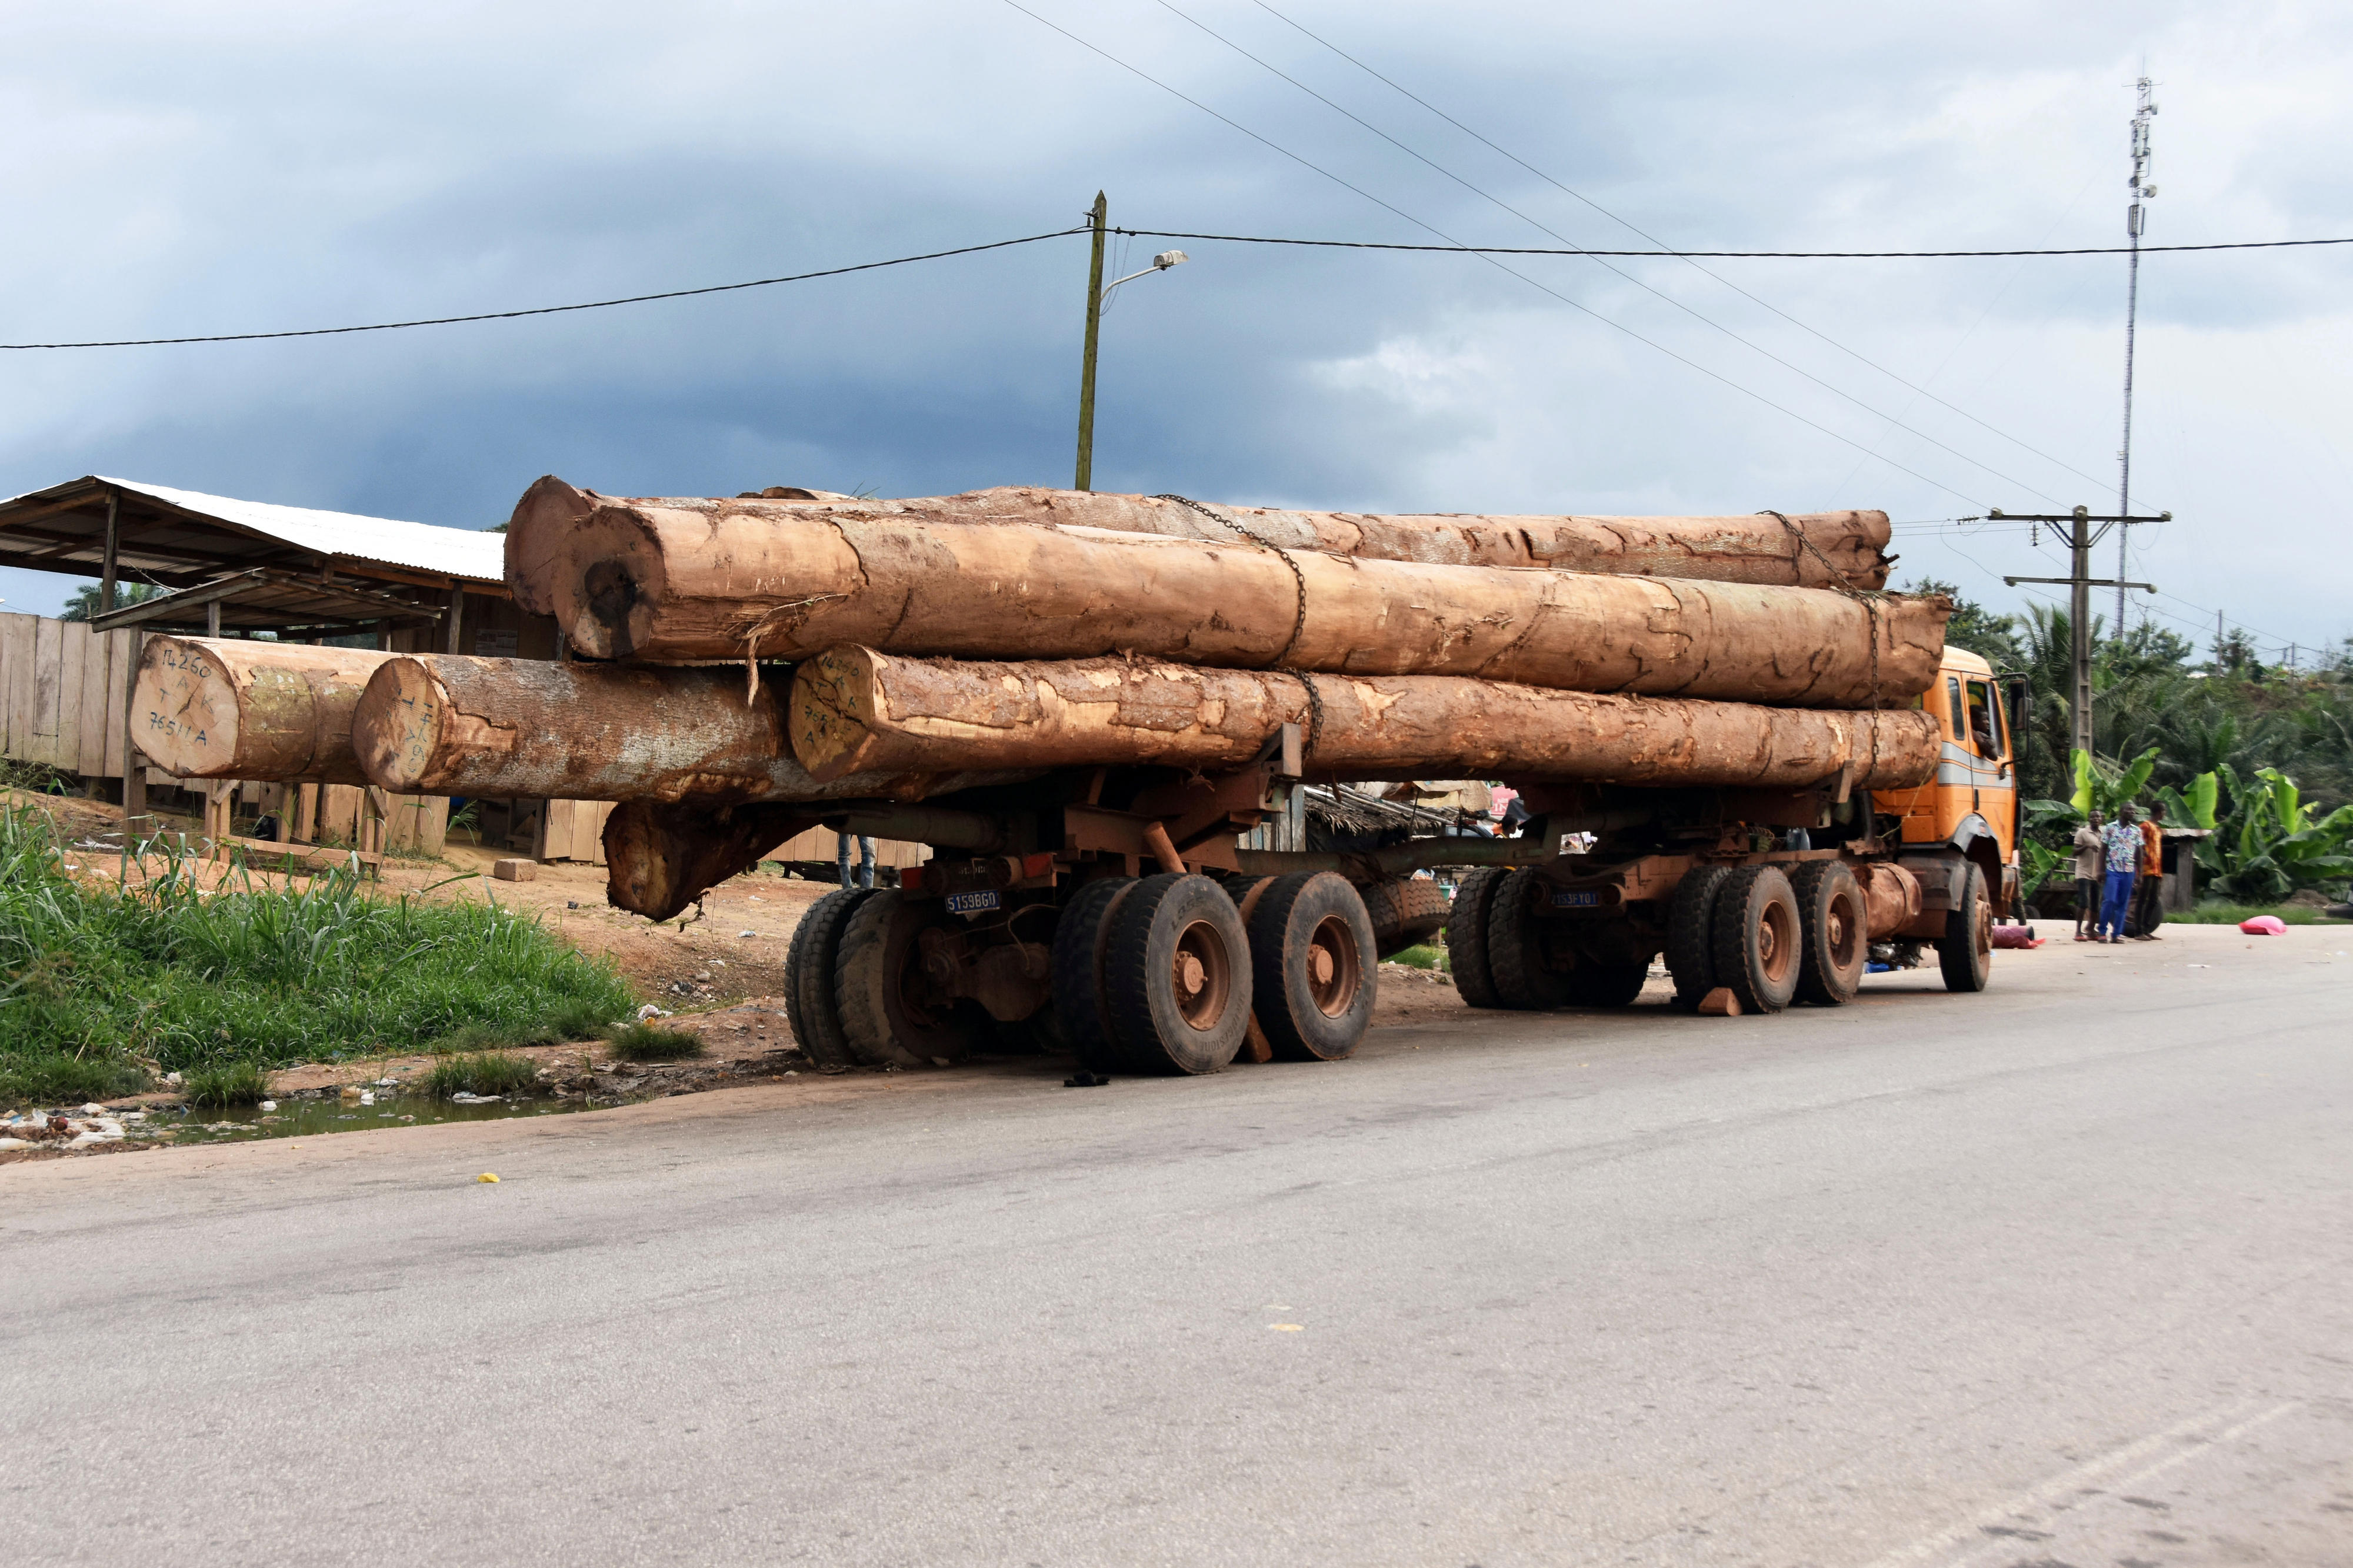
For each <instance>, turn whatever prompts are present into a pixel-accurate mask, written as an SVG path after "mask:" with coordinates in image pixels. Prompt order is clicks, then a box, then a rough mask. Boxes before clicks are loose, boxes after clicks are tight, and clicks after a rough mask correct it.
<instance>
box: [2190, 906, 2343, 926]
mask: <svg viewBox="0 0 2353 1568" xmlns="http://www.w3.org/2000/svg"><path fill="white" fill-rule="evenodd" d="M2256 915H2277V916H2279V918H2280V919H2281V920H2282V921H2284V922H2285V923H2286V924H2288V925H2292V926H2311V925H2336V924H2338V923H2340V922H2338V921H2331V920H2328V919H2327V918H2326V917H2325V916H2323V915H2322V914H2321V912H2320V911H2319V910H2307V909H2304V908H2302V907H2300V906H2298V905H2295V904H2290V905H2287V906H2285V907H2284V908H2283V907H2280V906H2277V905H2263V904H2221V903H2216V904H2200V905H2198V906H2197V907H2196V908H2195V909H2192V910H2187V911H2183V910H2168V912H2167V914H2166V917H2165V923H2166V924H2168V925H2193V926H2234V925H2237V924H2238V923H2239V922H2240V921H2243V920H2251V919H2253V917H2254V916H2256Z"/></svg>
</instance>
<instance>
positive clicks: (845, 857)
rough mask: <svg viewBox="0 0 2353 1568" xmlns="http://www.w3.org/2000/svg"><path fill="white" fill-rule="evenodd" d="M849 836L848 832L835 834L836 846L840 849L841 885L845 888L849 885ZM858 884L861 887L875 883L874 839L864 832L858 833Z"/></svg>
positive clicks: (867, 886)
mask: <svg viewBox="0 0 2353 1568" xmlns="http://www.w3.org/2000/svg"><path fill="white" fill-rule="evenodd" d="M849 838H850V836H849V834H847V833H837V834H835V835H834V836H833V839H834V847H835V848H836V849H838V850H839V851H840V856H841V885H842V886H843V887H845V888H847V887H848V886H849ZM858 885H859V886H860V887H861V888H871V887H872V886H873V885H874V840H872V839H871V838H869V837H866V836H865V835H864V834H862V833H861V834H860V835H858Z"/></svg>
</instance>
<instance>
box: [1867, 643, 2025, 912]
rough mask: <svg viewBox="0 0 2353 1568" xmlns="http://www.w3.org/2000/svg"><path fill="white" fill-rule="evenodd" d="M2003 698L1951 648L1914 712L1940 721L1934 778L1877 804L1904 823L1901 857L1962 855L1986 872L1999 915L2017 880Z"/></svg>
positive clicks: (1881, 795)
mask: <svg viewBox="0 0 2353 1568" xmlns="http://www.w3.org/2000/svg"><path fill="white" fill-rule="evenodd" d="M2002 696H2003V692H2002V683H2001V682H2000V681H1999V680H1997V679H1995V677H1994V672H1993V667H1992V666H1991V665H1989V664H1988V663H1987V662H1986V661H1985V660H1984V659H1982V658H1978V656H1977V655H1976V654H1973V653H1968V652H1966V651H1964V650H1963V649H1960V648H1956V647H1948V648H1947V649H1946V650H1945V658H1944V664H1943V666H1942V668H1939V669H1938V670H1937V672H1936V684H1935V685H1934V686H1932V687H1930V688H1929V689H1927V690H1926V692H1924V693H1923V694H1922V695H1921V696H1920V698H1919V699H1918V700H1917V701H1916V702H1915V704H1914V705H1915V707H1920V708H1925V709H1926V710H1927V711H1929V712H1930V713H1933V714H1935V715H1936V724H1937V735H1938V741H1939V746H1938V751H1937V758H1936V777H1935V778H1933V779H1931V780H1929V781H1928V782H1927V783H1926V784H1920V785H1918V786H1916V787H1915V788H1912V789H1898V790H1881V791H1879V792H1877V793H1876V794H1875V795H1873V797H1872V798H1873V805H1875V806H1876V807H1877V809H1878V810H1879V811H1880V812H1881V813H1883V814H1884V815H1886V816H1894V817H1897V818H1899V819H1900V820H1901V823H1902V828H1901V834H1900V843H1901V848H1900V849H1899V851H1898V853H1899V855H1904V856H1906V857H1909V856H1915V855H1917V854H1918V853H1919V852H1920V851H1923V850H1930V851H1955V850H1957V851H1958V852H1959V853H1960V855H1961V856H1962V857H1963V858H1966V859H1968V860H1969V861H1971V862H1973V863H1975V864H1976V865H1977V866H1978V868H1980V869H1981V870H1983V871H1984V872H1985V879H1986V888H1987V889H1988V891H1989V892H1990V893H1992V894H1993V895H1994V897H1995V900H1996V908H1997V911H1998V912H2007V911H2010V910H2014V909H2015V908H2016V907H2017V902H2018V892H2019V880H2020V874H2019V863H2018V752H2017V741H2016V738H2015V737H2014V735H2013V734H2012V733H2011V725H2012V722H2013V718H2014V715H2013V714H2012V712H2011V710H2010V708H2009V707H2008V706H2006V705H2005V704H2004V702H2003V701H2002Z"/></svg>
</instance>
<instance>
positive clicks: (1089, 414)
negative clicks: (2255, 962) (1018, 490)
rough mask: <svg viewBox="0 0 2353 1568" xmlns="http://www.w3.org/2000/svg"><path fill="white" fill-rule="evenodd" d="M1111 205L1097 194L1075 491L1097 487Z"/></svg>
mask: <svg viewBox="0 0 2353 1568" xmlns="http://www.w3.org/2000/svg"><path fill="white" fill-rule="evenodd" d="M1110 216H1111V204H1110V203H1109V202H1107V201H1105V200H1104V199H1103V193H1102V192H1101V191H1097V192H1096V193H1095V209H1094V226H1095V237H1094V256H1093V258H1092V259H1091V260H1090V261H1089V262H1088V263H1087V358H1086V364H1085V365H1084V367H1083V368H1082V369H1081V370H1080V372H1079V477H1078V480H1077V482H1076V483H1075V484H1073V485H1072V486H1071V489H1081V490H1091V489H1094V488H1095V486H1094V478H1095V336H1096V334H1097V332H1099V331H1101V330H1102V327H1103V224H1104V222H1105V220H1106V219H1108V218H1109V217H1110Z"/></svg>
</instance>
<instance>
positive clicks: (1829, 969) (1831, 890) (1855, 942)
mask: <svg viewBox="0 0 2353 1568" xmlns="http://www.w3.org/2000/svg"><path fill="white" fill-rule="evenodd" d="M1789 886H1790V888H1791V889H1794V890H1795V891H1796V893H1797V895H1798V931H1799V942H1800V949H1799V963H1798V994H1799V996H1800V997H1802V998H1803V999H1804V1000H1806V1001H1808V1002H1811V1003H1813V1004H1814V1005H1816V1006H1820V1007H1836V1006H1839V1005H1841V1004H1843V1003H1848V1002H1852V1001H1853V1000H1854V994H1855V993H1856V992H1858V991H1860V990H1862V968H1863V965H1864V964H1865V963H1868V962H1869V961H1870V958H1871V927H1870V921H1869V920H1868V918H1867V917H1866V916H1865V914H1864V913H1863V908H1862V887H1861V885H1860V884H1858V883H1857V882H1856V881H1855V879H1854V873H1853V872H1852V871H1850V870H1848V869H1847V868H1845V867H1844V866H1841V865H1840V864H1839V863H1838V862H1837V861H1835V860H1809V861H1807V862H1805V863H1804V864H1803V865H1801V866H1799V868H1798V870H1797V874H1796V875H1795V876H1793V877H1791V878H1790V879H1789Z"/></svg>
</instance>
